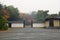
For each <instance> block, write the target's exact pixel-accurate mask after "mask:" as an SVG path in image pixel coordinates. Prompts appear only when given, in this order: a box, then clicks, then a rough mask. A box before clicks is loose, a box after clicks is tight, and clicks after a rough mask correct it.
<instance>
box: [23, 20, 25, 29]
mask: <svg viewBox="0 0 60 40" xmlns="http://www.w3.org/2000/svg"><path fill="white" fill-rule="evenodd" d="M23 23H24V27H23V28H25V20H24V21H23Z"/></svg>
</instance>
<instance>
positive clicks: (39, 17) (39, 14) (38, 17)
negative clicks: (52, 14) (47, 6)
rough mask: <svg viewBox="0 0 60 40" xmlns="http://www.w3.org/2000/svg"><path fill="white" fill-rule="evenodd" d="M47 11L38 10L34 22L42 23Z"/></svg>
mask: <svg viewBox="0 0 60 40" xmlns="http://www.w3.org/2000/svg"><path fill="white" fill-rule="evenodd" d="M48 12H49V11H48V10H45V11H43V10H38V12H37V14H36V20H37V21H44V19H45V18H46V17H47V16H48V14H47V13H48Z"/></svg>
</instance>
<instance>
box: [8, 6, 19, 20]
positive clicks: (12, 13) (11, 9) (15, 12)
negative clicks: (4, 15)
mask: <svg viewBox="0 0 60 40" xmlns="http://www.w3.org/2000/svg"><path fill="white" fill-rule="evenodd" d="M8 10H9V13H10V18H9V19H8V20H9V21H18V20H20V14H19V11H18V9H17V8H14V7H13V6H8Z"/></svg>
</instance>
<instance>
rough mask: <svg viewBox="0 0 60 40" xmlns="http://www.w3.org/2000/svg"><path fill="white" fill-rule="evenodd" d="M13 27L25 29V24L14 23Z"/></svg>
mask: <svg viewBox="0 0 60 40" xmlns="http://www.w3.org/2000/svg"><path fill="white" fill-rule="evenodd" d="M11 26H12V27H23V23H12V25H11Z"/></svg>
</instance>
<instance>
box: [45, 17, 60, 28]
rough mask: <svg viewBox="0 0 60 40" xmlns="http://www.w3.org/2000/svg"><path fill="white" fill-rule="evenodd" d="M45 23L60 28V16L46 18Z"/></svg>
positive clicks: (47, 25)
mask: <svg viewBox="0 0 60 40" xmlns="http://www.w3.org/2000/svg"><path fill="white" fill-rule="evenodd" d="M44 24H45V27H47V28H49V27H50V28H60V17H50V18H46V19H45V22H44Z"/></svg>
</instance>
